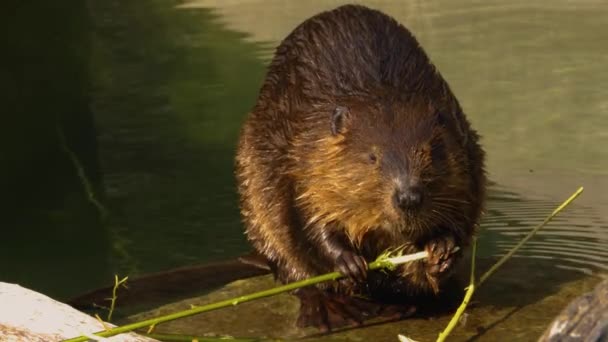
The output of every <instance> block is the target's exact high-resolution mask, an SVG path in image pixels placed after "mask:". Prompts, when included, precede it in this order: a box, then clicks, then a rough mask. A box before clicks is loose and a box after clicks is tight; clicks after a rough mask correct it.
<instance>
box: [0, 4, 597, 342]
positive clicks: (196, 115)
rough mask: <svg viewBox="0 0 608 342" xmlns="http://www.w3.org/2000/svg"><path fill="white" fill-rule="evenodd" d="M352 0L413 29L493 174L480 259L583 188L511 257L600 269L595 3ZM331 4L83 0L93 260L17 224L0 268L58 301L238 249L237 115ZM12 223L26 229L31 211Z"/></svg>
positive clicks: (569, 269) (560, 267) (578, 271)
mask: <svg viewBox="0 0 608 342" xmlns="http://www.w3.org/2000/svg"><path fill="white" fill-rule="evenodd" d="M358 2H359V3H364V4H367V5H369V6H371V7H374V8H378V9H381V10H383V11H385V12H386V13H388V14H390V15H392V16H394V17H395V18H397V19H398V20H399V21H400V22H402V23H404V24H405V25H406V26H407V27H408V28H409V29H410V30H411V31H412V32H413V33H414V35H415V36H416V37H417V38H418V39H419V41H420V42H421V44H422V46H423V47H424V49H425V50H426V51H427V53H428V54H429V55H430V57H431V59H432V61H433V62H434V63H435V64H436V65H437V67H438V69H439V70H440V72H441V73H442V74H443V76H444V77H445V79H446V80H447V81H448V82H449V84H450V86H451V87H452V89H453V91H454V92H455V94H456V96H457V97H458V98H459V100H460V102H461V105H462V106H463V108H464V110H465V112H466V114H467V115H468V117H469V118H470V120H471V121H472V124H473V126H474V127H475V128H476V129H477V130H478V131H479V133H480V134H481V135H482V137H483V140H482V143H483V145H484V147H485V149H486V152H487V155H488V160H487V165H488V173H489V177H490V179H491V180H492V181H493V185H492V186H491V189H490V193H489V202H488V213H487V215H486V217H485V219H484V224H483V232H482V235H481V239H480V254H481V256H483V257H492V256H497V255H501V254H503V253H504V252H505V251H507V250H508V249H509V248H511V247H512V246H513V245H514V244H515V243H516V242H517V241H518V240H519V239H520V238H521V237H522V236H524V235H525V234H526V233H527V232H528V231H529V230H530V229H531V228H532V227H533V226H534V225H536V224H538V223H540V222H541V221H542V219H543V218H544V217H545V216H546V215H548V214H549V213H550V212H551V211H552V210H553V209H554V208H555V206H556V205H557V204H559V203H560V202H561V201H563V200H564V199H565V198H567V197H568V196H569V195H570V194H571V193H573V192H574V191H575V190H576V189H577V188H578V187H579V186H584V187H585V192H584V193H583V195H582V196H581V197H580V198H579V199H578V200H577V201H576V202H575V203H574V204H573V205H571V206H570V207H569V208H568V209H567V210H566V211H565V212H564V213H563V214H561V215H560V216H559V217H558V218H556V219H555V220H554V221H553V222H552V223H551V224H550V225H548V226H547V227H545V228H544V229H543V230H542V231H541V232H540V233H539V234H538V236H536V237H535V238H534V239H533V240H531V241H530V242H529V243H528V244H527V245H526V246H525V247H524V248H523V250H522V252H521V253H518V256H517V258H515V259H514V260H513V262H514V263H523V264H525V263H526V260H543V265H549V266H548V267H543V268H542V269H537V268H536V269H531V270H530V271H529V272H540V273H546V274H552V275H559V274H560V273H562V272H563V273H564V274H568V275H567V276H566V275H564V277H563V284H562V283H561V282H560V277H559V276H554V277H551V279H553V280H554V281H555V282H556V283H555V284H551V286H562V285H563V286H568V284H569V280H571V279H573V278H585V279H586V278H588V277H601V276H605V275H606V274H607V273H608V248H606V246H608V209H607V208H608V207H607V206H608V148H607V146H608V87H606V84H607V83H608V69H606V67H605V66H606V65H608V31H606V30H605V28H606V25H607V24H608V3H607V2H603V1H591V0H580V1H566V0H552V1H540V0H539V1H529V0H528V1H518V0H515V1H509V2H508V3H507V2H504V1H475V0H466V1H449V0H438V1H413V0H408V1H365V2H360V1H358ZM342 3H345V2H343V1H327V0H325V1H321V0H316V1H280V0H267V1H261V0H222V1H219V0H216V1H213V0H186V1H179V2H173V1H164V0H147V1H140V0H134V1H129V2H124V1H107V0H104V1H101V0H90V1H88V3H87V6H88V11H89V17H90V23H89V24H90V25H91V26H90V27H91V34H90V37H89V38H88V41H87V42H88V44H89V45H88V46H89V50H88V51H89V53H88V54H87V58H88V59H89V60H88V68H89V69H88V72H89V80H88V82H87V84H90V86H91V91H90V93H89V94H88V95H87V96H88V97H87V99H88V100H90V102H89V105H90V109H91V112H92V114H93V117H94V119H95V123H96V129H97V131H98V140H97V144H98V146H99V162H100V165H101V166H100V170H101V174H102V176H103V185H104V188H105V201H104V205H105V206H106V209H107V211H108V213H109V215H108V217H107V218H106V220H104V221H103V222H101V223H100V225H101V226H103V229H104V230H105V233H104V234H103V237H101V238H99V239H97V238H94V240H95V243H96V244H94V245H92V248H91V249H89V250H88V251H87V250H86V248H85V249H84V250H83V251H81V252H79V253H81V254H80V255H82V253H84V254H95V253H101V254H100V255H101V257H100V258H101V259H103V262H102V261H99V262H96V261H95V260H96V259H92V260H93V261H90V262H92V264H90V263H89V264H86V265H83V264H81V263H82V262H81V263H79V264H78V267H71V266H70V265H71V264H70V263H71V262H72V261H71V260H72V258H73V257H74V255H73V254H68V256H70V257H69V258H68V257H66V255H65V253H64V254H63V255H62V252H60V251H57V250H53V249H51V248H49V247H48V246H45V244H44V243H42V242H41V243H40V245H36V247H33V246H32V245H31V244H29V243H27V239H28V237H27V236H25V235H18V234H17V235H15V237H14V239H15V240H14V241H17V243H16V244H14V243H13V246H14V248H13V249H10V251H11V252H10V255H11V257H12V258H13V259H11V260H14V262H11V266H10V267H5V268H3V269H2V270H3V273H2V276H3V279H4V280H6V281H18V282H21V283H23V284H25V285H30V286H31V287H34V288H36V289H40V290H42V291H45V292H46V293H50V294H53V295H56V296H57V297H60V298H61V297H65V296H70V295H73V294H76V293H77V292H79V291H83V290H85V289H88V288H91V287H95V286H98V285H105V284H106V283H107V281H105V280H104V279H109V280H111V278H110V277H111V275H112V274H119V275H131V276H132V275H137V274H142V273H148V272H152V271H159V270H166V269H170V268H173V267H177V266H182V265H188V264H195V263H201V262H206V261H210V260H218V259H225V258H229V257H233V256H236V255H239V254H240V253H243V252H245V251H247V250H248V246H247V243H246V241H245V239H244V236H243V234H242V227H241V224H240V220H239V216H238V209H237V197H236V193H235V189H234V180H233V175H232V165H233V155H234V147H235V142H236V137H237V134H238V129H239V126H240V123H241V121H242V119H243V117H244V115H245V114H246V113H247V111H248V110H249V109H250V108H251V106H252V105H253V103H254V101H255V98H256V95H257V91H258V89H259V86H260V83H261V81H262V79H263V77H264V73H265V65H266V64H267V63H268V61H269V58H270V57H271V56H272V52H273V49H274V47H275V46H276V45H277V44H278V43H279V42H280V40H281V39H282V38H283V37H285V36H286V35H287V34H288V33H289V32H290V30H292V29H293V28H294V27H295V26H296V25H297V24H298V23H299V22H301V21H302V20H304V19H306V18H307V17H309V16H311V15H313V14H315V13H317V12H319V11H321V10H326V9H331V8H333V7H336V6H337V5H339V4H342ZM49 182H53V180H52V179H51V180H49ZM76 183H78V182H76ZM84 202H85V203H86V201H84ZM72 208H73V207H72ZM61 210H62V207H61V205H58V208H55V209H54V211H53V212H52V213H51V214H49V215H50V216H49V215H46V214H45V215H42V216H40V217H41V218H39V219H38V221H36V222H37V223H36V224H38V225H40V226H43V225H45V224H47V221H45V218H48V217H51V218H50V219H49V220H55V221H53V222H55V224H56V225H58V226H60V224H57V223H56V222H63V221H61V220H59V221H57V220H58V219H57V215H59V214H61V213H62V212H61ZM36 217H38V216H36ZM87 217H89V216H87ZM91 217H92V216H91ZM27 222H29V221H27ZM78 222H80V223H78V224H89V225H91V224H98V223H99V222H98V221H97V220H96V219H94V218H90V219H82V220H81V221H78ZM11 224H12V225H13V226H14V227H15V230H21V229H24V230H26V229H28V228H31V222H29V223H24V222H22V221H19V220H15V221H14V222H12V223H11ZM74 225H76V224H74ZM58 229H59V228H58ZM19 239H21V240H19ZM66 239H67V237H66ZM80 239H81V240H78V241H82V238H80ZM85 239H86V238H85ZM92 239H93V238H92ZM99 241H102V242H99ZM104 241H105V242H104ZM64 247H65V248H66V249H69V248H70V247H69V246H64ZM83 248H84V247H83ZM5 250H7V251H8V249H5ZM51 251H52V252H51ZM19 253H22V254H19ZM7 255H8V253H7ZM42 258H44V259H45V263H42V264H44V267H42V266H40V265H41V263H40V262H39V261H40V260H41V259H42ZM87 260H88V259H87ZM57 264H61V265H64V266H62V267H65V268H67V269H69V270H70V272H79V273H80V274H81V277H82V278H83V279H82V280H80V281H78V280H74V279H69V277H67V278H66V277H62V279H63V280H53V281H48V278H49V277H52V274H51V273H52V272H50V271H49V267H50V266H49V265H57ZM531 265H532V264H531ZM54 267H56V266H54ZM524 269H525V268H524ZM525 273H526V272H523V273H522V274H514V275H513V277H518V278H525V277H526V274H525ZM62 275H63V276H65V274H63V273H62ZM566 279H568V281H567V280H566ZM488 286H490V284H489V283H488ZM542 288H543V287H541V286H539V287H538V288H535V290H536V291H542ZM503 290H504V289H503ZM581 290H582V289H581ZM570 292H571V293H572V294H573V295H575V294H577V291H576V289H572V290H571V291H570ZM495 295H496V296H498V297H500V294H499V293H496V294H495ZM560 305H561V304H560ZM560 308H561V307H554V308H553V309H554V312H553V313H551V314H552V315H554V314H556V313H557V312H558V311H559V309H560ZM522 336H524V335H522ZM536 336H537V335H536ZM527 338H530V336H528V337H527Z"/></svg>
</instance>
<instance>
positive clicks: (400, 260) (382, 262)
mask: <svg viewBox="0 0 608 342" xmlns="http://www.w3.org/2000/svg"><path fill="white" fill-rule="evenodd" d="M456 250H457V249H456ZM456 250H455V251H456ZM400 253H401V251H392V252H390V251H388V252H386V253H384V254H382V255H381V256H379V257H378V258H377V259H376V260H375V261H374V262H372V263H370V264H369V265H368V268H369V269H370V270H374V269H379V268H388V269H394V268H395V267H397V265H400V264H404V263H407V262H411V261H414V260H419V259H424V258H426V257H427V256H428V253H427V252H425V251H423V252H418V253H414V254H410V255H401V254H400ZM395 254H396V256H394V257H391V255H395ZM342 277H344V275H343V274H341V273H340V272H332V273H327V274H323V275H320V276H317V277H313V278H309V279H305V280H301V281H297V282H293V283H289V284H286V285H283V286H278V287H274V288H272V289H268V290H264V291H260V292H256V293H252V294H249V295H246V296H240V297H237V298H232V299H227V300H223V301H219V302H216V303H211V304H207V305H203V306H197V307H194V308H192V309H189V310H184V311H180V312H176V313H173V314H169V315H165V316H161V317H156V318H151V319H148V320H145V321H141V322H135V323H132V324H127V325H124V326H120V327H116V328H113V329H110V330H106V331H100V332H97V333H95V335H97V336H103V337H108V336H114V335H118V334H121V333H124V332H128V331H132V330H135V329H139V328H144V327H148V326H153V325H157V324H160V323H164V322H168V321H172V320H176V319H178V318H183V317H187V316H192V315H195V314H199V313H202V312H208V311H212V310H217V309H221V308H224V307H228V306H234V305H238V304H241V303H245V302H249V301H252V300H256V299H260V298H264V297H270V296H274V295H277V294H280V293H283V292H287V291H291V290H295V289H298V288H301V287H305V286H310V285H315V284H318V283H322V282H325V281H330V280H336V279H339V278H342ZM86 340H87V337H84V336H80V337H75V338H72V339H68V340H64V342H82V341H86Z"/></svg>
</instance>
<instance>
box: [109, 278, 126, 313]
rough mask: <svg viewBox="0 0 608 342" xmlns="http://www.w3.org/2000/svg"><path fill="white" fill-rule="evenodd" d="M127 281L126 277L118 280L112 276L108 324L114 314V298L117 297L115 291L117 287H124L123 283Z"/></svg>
mask: <svg viewBox="0 0 608 342" xmlns="http://www.w3.org/2000/svg"><path fill="white" fill-rule="evenodd" d="M127 279H129V277H128V276H126V277H124V278H122V279H121V280H118V276H117V275H114V287H113V288H112V298H109V300H110V301H111V303H110V311H109V312H108V322H111V321H112V314H113V313H114V307H115V304H116V298H118V296H117V295H116V291H117V290H118V287H119V286H120V285H123V286H125V285H124V283H125V282H126V281H127Z"/></svg>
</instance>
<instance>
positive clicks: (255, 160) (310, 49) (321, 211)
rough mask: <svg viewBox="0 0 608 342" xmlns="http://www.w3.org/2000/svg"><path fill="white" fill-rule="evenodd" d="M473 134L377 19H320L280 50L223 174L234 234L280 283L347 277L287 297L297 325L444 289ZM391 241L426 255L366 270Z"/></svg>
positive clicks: (476, 202) (464, 230) (361, 11)
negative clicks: (236, 204)
mask: <svg viewBox="0 0 608 342" xmlns="http://www.w3.org/2000/svg"><path fill="white" fill-rule="evenodd" d="M479 139H480V138H479V135H478V134H477V132H476V131H475V130H473V129H472V127H471V125H470V123H469V121H468V120H467V118H466V117H465V115H464V113H463V111H462V109H461V107H460V105H459V102H458V101H457V99H456V97H455V96H454V94H453V93H452V91H451V89H450V87H449V86H448V84H447V82H446V81H445V80H444V79H443V78H442V76H441V75H440V74H439V72H438V71H437V70H436V68H435V66H434V65H433V64H432V63H431V62H430V60H429V58H428V56H427V55H426V53H425V52H424V51H423V49H422V48H421V46H420V45H419V43H418V42H417V40H416V39H415V38H414V36H413V35H412V33H411V32H410V31H409V30H408V29H406V28H405V27H404V26H402V25H401V24H399V23H398V22H397V21H396V20H394V19H393V18H391V17H389V16H388V15H386V14H384V13H382V12H380V11H377V10H374V9H370V8H367V7H364V6H360V5H345V6H341V7H338V8H335V9H333V10H330V11H326V12H322V13H320V14H317V15H315V16H313V17H311V18H309V19H307V20H306V21H304V22H303V23H301V24H300V25H299V26H297V27H296V28H295V29H294V30H293V31H292V32H291V33H290V34H289V35H288V36H287V37H286V38H285V39H284V40H283V41H282V42H281V43H280V45H279V46H278V47H277V49H276V51H275V55H274V57H273V59H272V61H271V63H270V65H269V67H268V71H267V76H266V78H265V81H264V82H263V84H262V86H261V89H260V93H259V97H258V100H257V102H256V104H255V105H254V107H253V109H252V110H251V112H250V113H249V114H248V115H247V117H246V119H245V122H244V124H243V127H242V130H241V134H240V137H239V141H238V146H237V154H236V163H235V164H236V165H235V174H236V179H237V184H238V192H239V196H240V207H241V216H242V219H243V222H244V225H245V228H246V236H247V238H248V240H249V241H250V242H251V244H252V245H253V247H254V249H255V250H256V251H258V252H259V253H260V254H261V255H263V256H264V257H265V258H266V259H267V261H268V263H269V265H270V267H271V269H272V271H273V273H274V275H275V277H276V278H277V279H278V280H279V281H280V282H283V283H288V282H293V281H297V280H301V279H304V278H308V277H311V276H316V275H319V274H323V273H327V272H331V271H335V270H338V271H341V272H342V273H344V274H345V275H347V276H348V277H347V278H346V280H343V281H340V282H336V283H333V284H329V285H321V286H317V287H307V288H304V289H301V290H298V291H295V292H294V293H295V294H296V295H297V296H298V297H299V298H300V302H301V308H300V315H299V318H298V325H299V326H310V325H312V326H317V327H319V328H321V329H322V330H328V329H332V327H334V326H340V325H343V324H347V323H355V324H361V322H362V320H363V319H365V317H366V315H368V314H369V313H370V312H372V311H373V312H374V313H380V312H381V311H382V312H384V311H383V310H384V309H381V310H376V309H371V308H370V306H369V305H368V304H372V303H373V304H378V305H380V304H379V303H383V304H382V306H381V307H383V308H391V309H390V310H387V311H386V312H393V311H394V310H393V308H395V307H398V308H399V310H397V311H398V313H399V314H400V315H401V317H404V316H407V315H411V314H413V313H414V312H415V310H416V308H415V307H412V305H411V303H415V302H416V301H415V299H416V298H421V297H423V296H431V297H433V296H434V297H438V296H440V294H441V293H444V292H446V290H448V289H449V286H450V285H449V284H452V282H450V281H449V279H453V278H454V274H455V272H453V270H454V269H456V264H458V261H459V260H461V259H462V257H461V256H462V252H463V251H464V250H465V249H466V248H467V246H469V244H470V242H471V240H472V237H473V236H474V234H475V233H476V231H477V227H478V223H479V220H480V216H481V214H482V211H483V203H484V196H485V183H486V178H485V171H484V151H483V149H482V147H481V145H480V143H479ZM456 246H458V247H459V250H458V252H454V251H455V250H456V248H455V247H456ZM397 247H402V248H403V251H404V253H406V254H408V253H413V252H417V251H421V250H426V251H428V252H429V255H430V256H429V257H428V258H427V259H426V260H424V261H418V262H412V263H409V264H406V265H405V266H402V267H400V268H398V269H397V270H395V271H392V272H371V271H370V272H368V271H367V262H369V261H371V260H374V259H375V258H376V257H377V256H378V255H379V254H380V253H383V252H384V251H385V250H387V249H390V248H397ZM452 286H453V285H452ZM361 297H365V298H366V299H362V298H361ZM363 301H365V303H363ZM397 303H399V304H398V306H394V305H397ZM408 303H410V304H408ZM393 304H394V305H393Z"/></svg>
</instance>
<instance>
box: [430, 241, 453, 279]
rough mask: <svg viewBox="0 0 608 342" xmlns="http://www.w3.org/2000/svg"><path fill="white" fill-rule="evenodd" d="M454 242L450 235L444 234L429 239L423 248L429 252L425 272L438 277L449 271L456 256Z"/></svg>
mask: <svg viewBox="0 0 608 342" xmlns="http://www.w3.org/2000/svg"><path fill="white" fill-rule="evenodd" d="M455 248H456V243H455V241H454V237H453V236H451V235H444V236H441V237H438V238H435V239H433V240H431V241H429V242H428V243H427V244H426V246H425V250H426V251H427V252H428V253H429V256H428V258H427V259H426V273H427V274H428V275H429V276H432V277H435V278H439V277H443V276H445V275H447V274H449V273H450V271H451V270H452V266H453V265H454V262H455V260H456V257H457V253H455Z"/></svg>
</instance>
